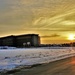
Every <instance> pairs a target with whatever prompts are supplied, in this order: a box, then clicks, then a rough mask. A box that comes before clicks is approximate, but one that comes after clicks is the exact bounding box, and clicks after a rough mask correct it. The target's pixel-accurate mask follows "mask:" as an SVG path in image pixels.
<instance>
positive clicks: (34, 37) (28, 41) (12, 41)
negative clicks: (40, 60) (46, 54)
mask: <svg viewBox="0 0 75 75" xmlns="http://www.w3.org/2000/svg"><path fill="white" fill-rule="evenodd" d="M1 39H2V40H1ZM39 44H40V37H39V36H38V34H27V35H19V36H7V37H3V38H0V45H2V46H15V47H29V46H39Z"/></svg>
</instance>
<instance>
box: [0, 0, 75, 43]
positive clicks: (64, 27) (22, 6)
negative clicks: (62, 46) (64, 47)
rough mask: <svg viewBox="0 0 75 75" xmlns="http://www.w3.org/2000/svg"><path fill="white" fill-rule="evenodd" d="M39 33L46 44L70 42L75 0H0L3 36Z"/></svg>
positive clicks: (74, 31) (0, 33)
mask: <svg viewBox="0 0 75 75" xmlns="http://www.w3.org/2000/svg"><path fill="white" fill-rule="evenodd" d="M27 33H29V34H32V33H35V34H39V35H40V36H41V42H42V43H65V42H70V41H69V40H68V39H67V38H68V37H69V35H71V34H73V35H75V0H0V36H1V37H2V36H7V35H20V34H27Z"/></svg>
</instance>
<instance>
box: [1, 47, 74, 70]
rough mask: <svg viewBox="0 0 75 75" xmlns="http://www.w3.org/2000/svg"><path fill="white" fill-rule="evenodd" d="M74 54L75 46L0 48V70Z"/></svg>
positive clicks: (50, 60)
mask: <svg viewBox="0 0 75 75" xmlns="http://www.w3.org/2000/svg"><path fill="white" fill-rule="evenodd" d="M71 56H75V48H74V47H73V49H72V48H71V47H53V48H52V47H50V48H49V47H43V48H7V49H3V48H2V49H0V71H5V70H7V71H8V70H13V69H15V68H17V67H19V66H23V65H24V66H30V65H34V64H41V63H49V62H52V61H56V60H60V59H64V58H67V57H71Z"/></svg>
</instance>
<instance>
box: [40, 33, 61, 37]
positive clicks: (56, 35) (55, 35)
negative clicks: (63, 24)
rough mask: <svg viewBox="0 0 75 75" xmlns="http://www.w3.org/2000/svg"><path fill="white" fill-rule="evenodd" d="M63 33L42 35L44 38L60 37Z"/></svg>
mask: <svg viewBox="0 0 75 75" xmlns="http://www.w3.org/2000/svg"><path fill="white" fill-rule="evenodd" d="M60 36H61V35H58V34H52V35H48V36H47V35H45V36H41V37H42V38H50V37H60Z"/></svg>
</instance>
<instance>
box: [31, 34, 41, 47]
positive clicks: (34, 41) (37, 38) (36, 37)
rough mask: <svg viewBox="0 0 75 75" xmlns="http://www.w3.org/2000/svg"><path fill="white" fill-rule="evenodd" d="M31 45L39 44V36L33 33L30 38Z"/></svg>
mask: <svg viewBox="0 0 75 75" xmlns="http://www.w3.org/2000/svg"><path fill="white" fill-rule="evenodd" d="M31 43H32V46H39V44H40V37H39V36H38V35H33V36H32V40H31Z"/></svg>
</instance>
